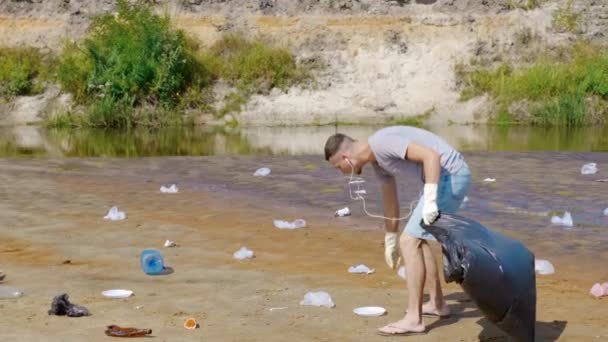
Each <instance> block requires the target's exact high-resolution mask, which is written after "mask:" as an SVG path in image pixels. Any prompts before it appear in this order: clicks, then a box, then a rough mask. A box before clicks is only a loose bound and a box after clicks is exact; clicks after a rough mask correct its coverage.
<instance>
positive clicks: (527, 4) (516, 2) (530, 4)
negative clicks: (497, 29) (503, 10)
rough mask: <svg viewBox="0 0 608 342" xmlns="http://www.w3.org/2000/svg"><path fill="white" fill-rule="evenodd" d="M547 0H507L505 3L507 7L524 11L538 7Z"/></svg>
mask: <svg viewBox="0 0 608 342" xmlns="http://www.w3.org/2000/svg"><path fill="white" fill-rule="evenodd" d="M547 1H548V0H508V1H507V3H506V5H505V6H506V7H507V9H510V10H513V9H522V10H525V11H529V10H533V9H535V8H538V7H540V6H541V5H542V4H543V3H545V2H547Z"/></svg>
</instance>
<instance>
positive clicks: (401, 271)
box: [397, 266, 407, 279]
mask: <svg viewBox="0 0 608 342" xmlns="http://www.w3.org/2000/svg"><path fill="white" fill-rule="evenodd" d="M397 275H398V276H399V278H401V279H405V277H407V273H406V271H405V266H401V267H399V271H397Z"/></svg>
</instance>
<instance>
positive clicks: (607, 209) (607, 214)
mask: <svg viewBox="0 0 608 342" xmlns="http://www.w3.org/2000/svg"><path fill="white" fill-rule="evenodd" d="M604 216H608V208H606V209H604ZM0 280H2V279H0Z"/></svg>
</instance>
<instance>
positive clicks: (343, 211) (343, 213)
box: [334, 207, 350, 217]
mask: <svg viewBox="0 0 608 342" xmlns="http://www.w3.org/2000/svg"><path fill="white" fill-rule="evenodd" d="M344 216H350V208H349V207H344V208H342V209H338V210H336V213H335V214H334V217H344Z"/></svg>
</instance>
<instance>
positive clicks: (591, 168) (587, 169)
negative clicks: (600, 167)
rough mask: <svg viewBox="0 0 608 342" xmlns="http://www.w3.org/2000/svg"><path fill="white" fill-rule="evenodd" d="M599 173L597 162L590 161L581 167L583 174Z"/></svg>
mask: <svg viewBox="0 0 608 342" xmlns="http://www.w3.org/2000/svg"><path fill="white" fill-rule="evenodd" d="M595 173H597V164H596V163H588V164H585V165H583V167H581V174H582V175H593V174H595Z"/></svg>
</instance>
